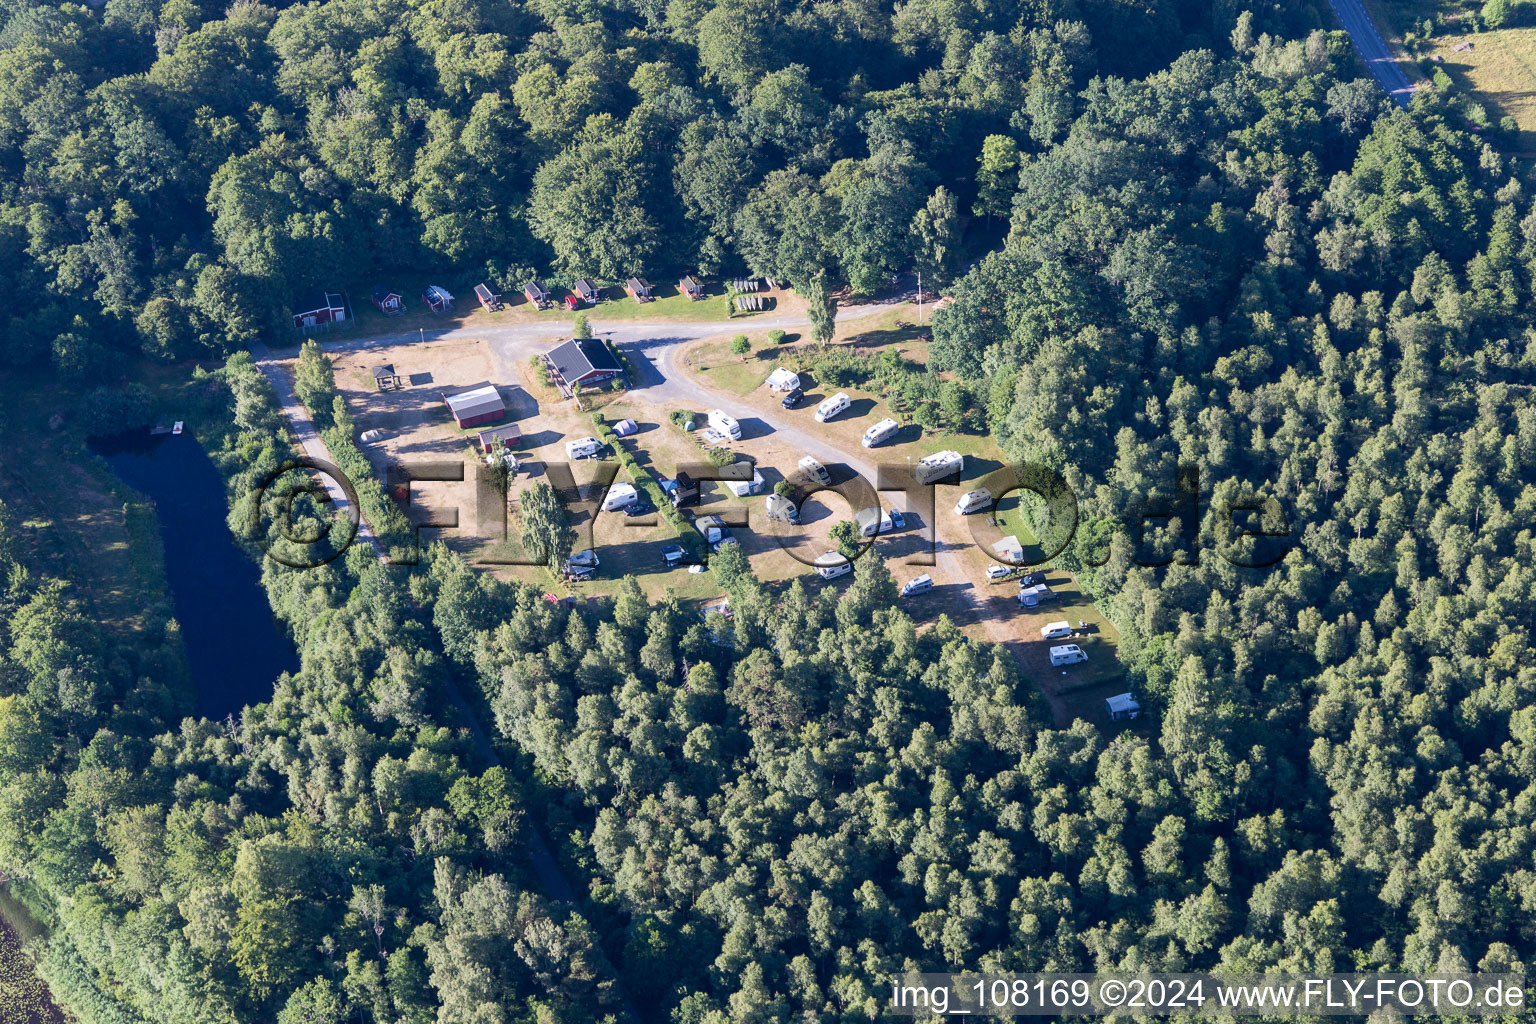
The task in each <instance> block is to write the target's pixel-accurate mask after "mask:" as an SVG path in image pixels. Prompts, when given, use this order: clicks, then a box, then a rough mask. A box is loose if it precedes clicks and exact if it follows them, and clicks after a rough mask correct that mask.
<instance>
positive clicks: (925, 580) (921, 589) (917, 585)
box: [901, 573, 933, 597]
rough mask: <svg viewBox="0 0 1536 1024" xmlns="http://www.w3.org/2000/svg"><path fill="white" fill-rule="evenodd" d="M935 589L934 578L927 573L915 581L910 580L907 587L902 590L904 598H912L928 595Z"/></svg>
mask: <svg viewBox="0 0 1536 1024" xmlns="http://www.w3.org/2000/svg"><path fill="white" fill-rule="evenodd" d="M932 589H933V577H932V576H929V575H928V574H927V573H924V574H923V575H921V576H919V577H917V578H916V579H914V580H908V581H907V585H906V586H904V587H902V588H901V596H902V597H911V596H912V595H914V594H926V593H928V591H930V590H932Z"/></svg>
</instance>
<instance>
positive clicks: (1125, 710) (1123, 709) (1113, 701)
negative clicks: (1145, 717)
mask: <svg viewBox="0 0 1536 1024" xmlns="http://www.w3.org/2000/svg"><path fill="white" fill-rule="evenodd" d="M1104 710H1105V711H1107V712H1109V717H1110V720H1111V721H1116V722H1119V721H1122V720H1124V719H1127V718H1135V717H1136V716H1137V715H1140V714H1141V702H1140V701H1138V700H1137V699H1136V698H1135V697H1133V696H1131V695H1130V694H1129V693H1117V694H1115V695H1114V696H1113V697H1106V698H1104Z"/></svg>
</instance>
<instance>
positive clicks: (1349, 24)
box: [1328, 0, 1413, 107]
mask: <svg viewBox="0 0 1536 1024" xmlns="http://www.w3.org/2000/svg"><path fill="white" fill-rule="evenodd" d="M1328 2H1329V3H1330V4H1331V5H1332V6H1333V13H1334V14H1335V15H1336V16H1337V17H1338V19H1339V24H1341V25H1343V26H1344V31H1346V32H1348V33H1349V38H1350V39H1351V40H1353V41H1354V44H1355V49H1356V50H1357V51H1359V53H1360V59H1361V60H1363V61H1365V66H1366V67H1367V68H1370V71H1371V74H1373V75H1375V76H1376V81H1378V82H1380V83H1381V87H1382V88H1383V89H1385V90H1386V91H1387V94H1388V95H1389V96H1391V97H1392V98H1393V99H1394V100H1396V101H1397V102H1398V103H1400V104H1401V105H1403V106H1405V107H1406V106H1407V105H1408V101H1409V100H1410V99H1412V98H1413V83H1412V82H1410V81H1409V80H1408V74H1407V72H1405V71H1404V70H1403V66H1402V65H1401V64H1399V63H1398V61H1397V57H1396V56H1394V55H1393V53H1392V48H1391V47H1389V46H1388V45H1387V42H1386V40H1385V39H1383V38H1382V37H1381V31H1380V30H1379V29H1377V27H1376V23H1375V22H1374V21H1372V20H1371V16H1370V14H1369V13H1367V12H1366V9H1365V4H1363V3H1362V2H1361V0H1328Z"/></svg>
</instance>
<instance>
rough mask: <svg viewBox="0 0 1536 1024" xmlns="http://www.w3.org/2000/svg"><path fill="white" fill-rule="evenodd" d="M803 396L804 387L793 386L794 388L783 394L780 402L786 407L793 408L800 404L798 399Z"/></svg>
mask: <svg viewBox="0 0 1536 1024" xmlns="http://www.w3.org/2000/svg"><path fill="white" fill-rule="evenodd" d="M804 397H805V389H804V388H795V390H793V391H791V392H790V393H789V394H787V395H785V396H784V401H783V402H782V403H781V404H782V405H783V406H784V408H786V409H793V408H794V407H795V406H797V405H799V404H800V399H802V398H804Z"/></svg>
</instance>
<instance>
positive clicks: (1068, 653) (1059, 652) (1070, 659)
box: [1051, 644, 1088, 667]
mask: <svg viewBox="0 0 1536 1024" xmlns="http://www.w3.org/2000/svg"><path fill="white" fill-rule="evenodd" d="M1087 660H1088V655H1086V654H1084V653H1083V649H1082V648H1081V647H1079V646H1077V644H1062V645H1061V646H1060V647H1052V648H1051V664H1052V665H1056V666H1058V667H1059V666H1061V665H1076V664H1077V663H1078V662H1080V661H1087Z"/></svg>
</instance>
